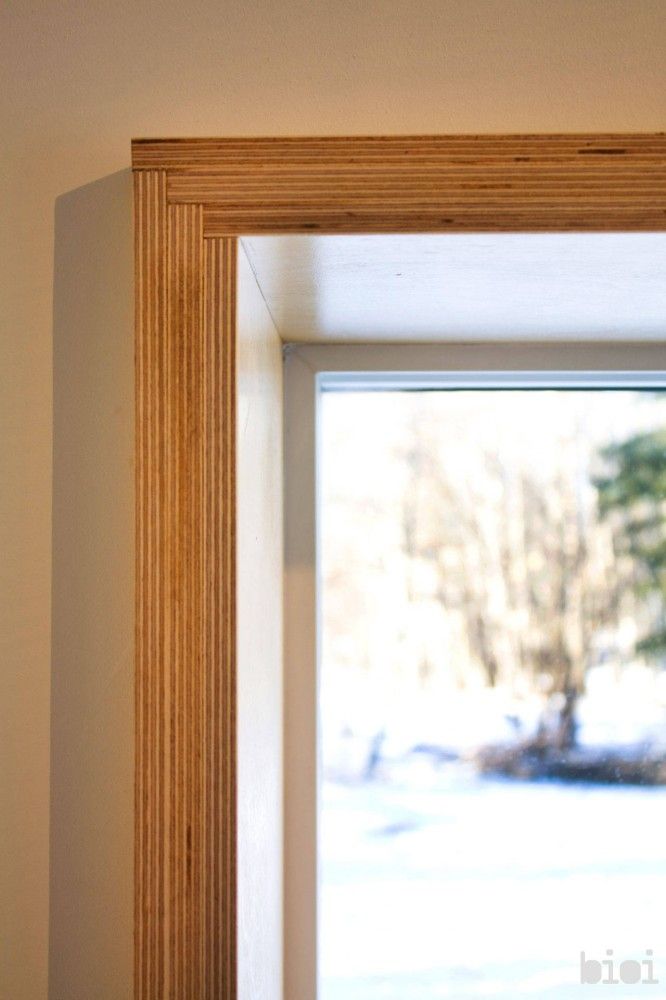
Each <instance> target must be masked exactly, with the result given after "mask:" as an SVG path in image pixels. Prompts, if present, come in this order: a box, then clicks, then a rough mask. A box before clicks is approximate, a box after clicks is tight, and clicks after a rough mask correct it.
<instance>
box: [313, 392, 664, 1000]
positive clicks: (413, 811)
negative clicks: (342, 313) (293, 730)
mask: <svg viewBox="0 0 666 1000" xmlns="http://www.w3.org/2000/svg"><path fill="white" fill-rule="evenodd" d="M321 441H322V451H321V481H320V497H321V524H322V532H321V545H322V582H323V586H322V622H323V628H322V664H321V688H320V690H321V714H320V720H321V729H320V739H321V751H322V764H323V767H322V787H321V795H320V798H321V810H322V813H321V834H320V861H321V866H320V871H321V897H320V915H321V916H320V931H319V936H320V981H321V997H322V1000H435V998H449V997H450V998H453V1000H464V998H467V997H492V998H495V1000H500V998H501V1000H517V998H519V997H534V998H540V1000H541V998H551V997H552V998H557V1000H570V998H574V997H575V998H577V997H579V996H581V989H582V986H583V985H584V984H588V983H589V984H591V983H592V982H595V985H596V986H597V990H596V992H595V993H594V995H595V996H604V995H608V996H614V997H620V996H623V997H630V996H631V997H634V996H639V997H640V996H643V995H645V996H647V995H653V993H654V990H653V992H652V993H650V990H649V988H648V985H646V984H648V983H650V980H651V979H652V980H653V979H657V978H661V979H662V980H663V981H664V982H666V971H664V970H662V969H661V960H662V958H663V957H664V956H663V949H662V952H660V947H661V943H662V936H663V899H664V889H665V887H666V886H665V879H664V876H665V875H666V837H665V836H664V834H665V828H664V804H665V802H666V796H665V789H666V671H664V670H663V668H664V666H666V616H665V603H666V602H665V598H666V528H665V524H666V521H665V513H666V396H665V395H664V394H663V393H659V392H654V391H640V392H638V391H576V390H548V391H545V390H538V391H537V390H530V391H527V390H511V391H509V390H497V391H490V390H483V391H481V390H479V391H477V390H474V391H472V390H460V391H451V390H447V391H433V392H374V393H363V392H350V393H343V392H327V393H325V394H324V395H323V398H322V438H321ZM609 952H610V954H609ZM652 952H653V954H652ZM623 963H624V964H623ZM597 973H598V980H597V978H596V977H597ZM657 992H658V991H657Z"/></svg>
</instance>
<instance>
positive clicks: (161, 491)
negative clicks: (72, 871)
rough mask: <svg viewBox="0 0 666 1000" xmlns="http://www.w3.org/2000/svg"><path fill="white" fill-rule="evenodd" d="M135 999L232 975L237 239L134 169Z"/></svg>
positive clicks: (207, 999) (208, 987)
mask: <svg viewBox="0 0 666 1000" xmlns="http://www.w3.org/2000/svg"><path fill="white" fill-rule="evenodd" d="M135 221H136V225H135V232H136V428H137V438H136V532H137V561H136V640H135V644H136V654H135V655H136V681H135V684H136V686H135V690H136V736H135V742H136V774H135V1000H162V998H164V997H172V998H174V1000H184V998H186V997H197V998H198V1000H218V998H224V1000H233V998H234V996H235V992H236V990H235V982H236V961H235V947H236V917H235V907H236V890H235V886H236V857H235V849H236V848H235V837H236V821H235V813H236V784H235V782H236V772H235V768H236V750H235V660H236V625H235V607H236V554H235V441H236V419H235V398H236V394H235V307H236V287H235V281H236V241H235V240H234V239H225V240H220V241H216V240H210V241H209V240H207V241H204V238H203V211H202V207H201V206H200V205H168V204H167V199H166V175H165V173H164V171H148V172H139V173H138V174H137V175H136V177H135Z"/></svg>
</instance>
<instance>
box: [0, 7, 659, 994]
mask: <svg viewBox="0 0 666 1000" xmlns="http://www.w3.org/2000/svg"><path fill="white" fill-rule="evenodd" d="M0 39H1V40H2V41H1V43H0V44H1V45H2V55H3V58H2V78H1V79H0V101H1V105H2V118H1V120H2V126H3V131H2V139H3V141H2V168H1V171H0V177H1V179H0V185H1V191H2V202H3V216H2V225H1V226H0V310H1V311H2V327H1V329H2V333H1V335H0V378H2V386H1V387H0V407H1V410H0V429H1V433H0V447H1V448H2V454H1V456H0V468H1V469H2V474H1V477H0V493H1V504H2V506H1V509H0V532H1V537H0V553H1V558H0V579H1V581H2V584H1V587H2V589H1V593H0V681H1V690H0V713H1V716H0V733H1V734H2V736H1V739H2V748H1V749H2V755H1V758H0V759H1V765H0V778H1V781H2V785H1V791H0V824H1V830H0V835H1V841H0V864H1V865H2V875H1V881H0V911H1V913H0V948H2V953H1V954H0V997H2V998H3V1000H4V998H5V997H7V998H11V1000H44V998H45V997H46V995H47V968H48V959H47V944H48V913H49V902H48V896H49V781H50V777H49V771H50V766H51V764H50V761H51V750H50V746H51V732H50V723H51V607H52V604H51V549H52V513H51V512H52V500H51V496H52V493H51V491H52V468H53V464H55V469H56V496H55V504H54V507H53V516H54V518H55V521H54V524H53V537H54V540H55V552H56V559H55V562H54V580H53V586H54V589H55V591H56V592H58V597H57V600H56V601H55V602H54V604H53V608H54V611H55V614H56V616H57V620H56V621H55V623H54V653H55V659H54V663H53V671H54V679H55V682H54V702H53V708H54V715H53V721H54V732H53V748H54V753H53V768H54V770H53V773H52V778H53V789H54V809H53V822H54V835H55V836H56V839H57V841H58V844H57V846H56V847H54V853H53V856H52V861H53V866H54V868H55V870H54V871H53V872H52V873H51V885H52V886H53V887H54V892H56V893H57V894H58V893H59V892H61V891H64V890H66V889H67V886H68V884H69V883H70V882H71V881H72V879H74V878H76V879H81V878H83V869H82V866H79V868H78V869H77V870H76V871H75V872H72V870H71V869H68V868H67V860H66V858H65V856H64V855H63V853H62V851H63V842H62V841H61V840H60V839H59V838H61V837H62V836H63V831H64V830H65V828H66V825H67V815H68V810H69V806H67V809H66V803H71V808H72V810H74V808H76V809H77V810H78V811H77V812H76V814H75V815H74V814H73V815H72V817H71V822H72V824H73V825H74V827H75V829H73V830H72V846H74V845H75V844H76V843H77V842H79V843H80V842H81V840H80V839H79V840H78V841H77V838H84V840H85V838H87V837H88V836H90V835H91V833H92V831H93V830H94V829H95V823H98V824H100V825H99V827H98V828H99V829H104V831H105V834H104V838H103V840H102V841H101V842H100V847H99V851H98V854H99V855H102V854H103V852H104V851H106V852H107V855H108V856H107V862H108V863H107V867H106V869H105V870H106V871H107V881H111V880H113V879H115V880H117V881H119V882H120V883H121V884H120V888H119V889H118V892H117V894H116V895H114V894H113V892H112V891H111V889H109V887H108V886H107V887H106V889H104V887H103V886H102V885H100V887H99V888H100V891H102V890H103V891H104V892H105V893H106V895H105V899H114V900H115V904H114V905H117V906H118V911H117V913H118V919H120V916H121V915H123V914H124V915H125V916H126V917H127V919H129V911H128V906H129V902H128V900H129V898H130V896H129V892H128V886H129V878H130V875H131V859H128V858H127V857H126V856H125V853H124V852H122V851H120V852H118V851H117V850H116V849H114V848H113V844H114V843H116V842H117V843H120V844H124V843H126V842H128V841H127V837H128V835H129V834H128V824H129V822H130V819H129V817H130V815H131V782H129V781H128V780H127V776H128V773H129V770H128V768H129V767H130V763H131V761H130V757H129V756H128V751H127V748H126V743H127V738H128V737H127V734H128V732H129V731H130V728H131V670H130V669H129V666H128V665H129V664H130V659H129V652H128V651H129V649H130V648H131V628H132V624H131V620H130V619H131V615H130V613H129V610H128V609H129V607H130V604H129V597H128V595H131V587H132V581H131V575H130V572H129V567H130V566H131V551H132V537H131V533H130V532H129V523H128V519H127V511H128V510H129V509H130V508H129V507H128V504H130V503H131V487H132V475H131V470H130V468H129V465H128V462H127V454H128V452H127V449H128V447H129V445H128V442H129V440H130V438H129V436H128V435H129V425H128V423H127V421H128V420H129V419H131V414H130V413H129V411H126V410H123V412H122V413H114V411H113V404H112V402H111V401H112V398H113V397H114V392H115V388H114V387H117V392H118V402H117V405H118V406H120V407H121V408H124V407H125V405H126V403H127V399H128V396H127V394H128V393H129V392H130V391H131V387H130V383H129V373H128V367H127V363H128V357H129V353H128V352H130V350H131V347H130V345H131V321H130V313H129V309H125V308H124V307H121V306H120V305H119V301H122V302H127V301H129V300H128V298H127V295H128V292H129V289H128V287H127V283H128V281H129V274H130V271H129V260H130V254H131V246H130V240H129V233H128V232H127V231H126V232H125V235H124V236H123V235H122V234H121V233H118V232H115V233H114V234H112V235H111V237H110V240H111V242H113V241H117V242H116V243H114V247H113V248H110V250H112V253H111V256H114V255H115V259H116V260H117V277H118V278H119V279H120V276H122V282H121V283H122V284H123V287H122V288H119V289H117V295H118V296H119V297H120V298H119V300H118V301H116V299H115V298H114V296H111V295H109V294H108V293H107V291H106V290H105V288H104V286H103V285H101V286H100V285H99V283H98V284H97V285H96V292H95V295H94V296H93V297H92V298H91V294H90V288H89V281H90V280H93V279H94V280H95V281H97V282H98V281H99V273H100V271H99V268H101V267H102V263H103V261H104V249H103V247H102V246H100V245H98V246H97V247H96V249H95V251H94V255H93V256H94V259H92V260H91V259H90V252H91V251H90V246H91V244H90V230H89V222H90V219H91V218H94V217H95V214H96V217H97V218H98V219H99V220H100V223H102V224H105V223H104V220H105V219H106V220H108V224H109V226H111V227H113V222H112V215H113V212H114V211H116V210H120V209H121V207H122V208H123V210H126V212H127V213H129V211H130V202H129V199H128V198H127V192H126V189H125V193H121V192H120V191H118V190H109V189H108V188H105V186H104V184H102V185H101V186H100V187H99V188H97V189H96V190H95V191H93V192H90V191H89V192H88V194H89V195H91V197H92V202H91V204H90V206H89V209H86V210H82V211H81V213H80V214H79V215H78V216H77V212H78V206H79V203H78V197H79V196H80V197H81V198H82V199H83V200H82V201H81V202H80V204H81V205H85V204H86V198H87V196H88V195H86V193H85V192H83V193H82V192H81V191H80V189H81V188H82V187H84V186H85V185H88V184H91V183H92V182H98V181H100V180H102V179H104V178H107V177H109V175H112V174H115V173H116V172H117V171H120V170H123V169H124V168H126V167H127V166H128V163H129V140H130V138H131V137H132V136H138V135H205V134H208V135H210V134H220V135H224V134H247V135H252V134H277V133H280V134H289V133H313V134H314V133H358V132H365V133H380V132H393V133H400V132H450V131H453V132H455V131H465V132H476V131H479V132H487V131H498V132H506V131H521V130H522V131H581V130H590V131H599V130H620V131H622V130H634V131H640V130H664V129H666V4H665V3H664V2H663V0H551V2H546V0H365V2H363V3H358V0H315V2H313V0H226V2H220V0H193V2H191V3H188V4H183V3H181V2H178V3H176V2H174V0H162V2H160V3H157V2H143V3H136V2H132V3H130V2H129V0H118V2H117V3H114V4H108V3H101V2H100V0H86V2H84V0H58V2H56V0H43V2H40V3H35V2H33V3H29V2H27V0H15V2H12V3H8V4H5V5H4V7H3V13H2V22H1V23H0ZM110 183H111V186H112V187H113V184H112V182H110ZM119 183H120V182H119ZM77 191H78V192H79V195H78V196H77V194H76V192H77ZM63 196H65V201H61V202H57V199H60V198H63ZM67 199H70V200H69V201H67ZM56 203H57V204H58V205H59V206H60V209H56ZM114 205H115V208H114V207H113V206H114ZM70 209H71V211H69V210H70ZM63 211H64V212H65V216H64V217H63V216H62V214H60V219H61V222H62V224H63V225H64V227H65V230H63V231H66V240H65V243H64V244H63V243H62V242H61V241H60V240H58V238H57V226H58V218H59V213H61V212H63ZM109 213H111V214H110V215H109ZM77 219H78V221H77ZM77 226H79V227H80V230H81V238H80V240H79V239H78V237H77ZM77 245H78V247H79V251H80V256H79V262H78V263H77V260H76V254H75V250H76V247H77ZM54 251H55V254H56V258H57V257H58V255H59V254H63V253H64V254H65V258H66V259H65V261H64V263H63V267H64V271H65V273H64V275H63V274H62V273H61V278H62V277H64V279H65V280H66V295H67V296H68V298H67V299H66V302H65V304H63V303H62V300H61V306H60V308H61V312H60V314H58V311H57V309H58V307H57V309H56V317H55V319H56V334H57V336H56V338H55V340H54V314H53V296H54ZM86 257H87V258H88V260H87V263H86ZM59 266H60V263H59V261H58V259H56V277H57V275H58V268H59ZM95 268H97V269H98V271H97V274H96V276H95ZM77 272H78V275H79V277H78V280H77ZM114 280H115V278H114ZM56 293H57V289H56ZM63 294H65V292H63ZM78 296H80V297H81V298H80V303H83V302H85V301H87V303H88V306H87V308H83V306H82V305H81V306H80V308H79V309H78V310H77V307H76V301H79V300H78ZM59 323H60V324H64V326H62V325H61V326H60V327H58V324H59ZM58 329H60V333H58ZM91 337H93V338H95V341H94V344H93V343H91V341H90V338H91ZM77 340H79V341H80V343H81V351H82V354H81V358H80V359H79V366H78V368H77V367H76V365H77V362H76V361H75V358H74V355H75V354H76V349H75V348H76V342H77ZM54 352H55V356H54ZM72 352H74V355H73V353H72ZM54 367H55V372H56V379H57V381H56V396H55V407H56V413H55V423H56V430H57V429H58V427H60V429H61V433H60V434H59V435H57V436H56V440H55V452H54V455H53V464H52V442H53V412H52V407H53V404H54V398H53V394H52V383H53V374H54ZM100 394H101V395H100ZM128 414H129V416H128ZM72 420H75V421H78V422H79V423H78V425H77V426H76V432H75V433H74V434H73V438H72V449H73V450H72V452H71V454H70V455H69V458H68V456H67V448H68V444H67V433H66V429H67V426H68V421H72ZM114 421H115V423H114ZM100 422H102V424H104V426H103V427H102V426H101V424H100ZM114 427H117V429H118V434H117V435H114V434H113V433H112V429H113V428H114ZM63 429H64V431H65V433H64V438H63ZM68 461H70V465H69V466H68V465H67V462H68ZM63 463H64V464H63ZM80 463H83V465H81V464H80ZM96 463H98V464H97V466H96ZM59 468H60V470H61V475H60V476H59V475H58V469H59ZM96 468H97V475H96V473H95V469H96ZM67 469H69V472H70V473H71V476H72V477H73V478H72V481H71V483H70V484H69V486H68V485H67V483H66V481H65V479H64V478H63V477H64V475H65V470H67ZM77 477H78V478H77ZM96 481H97V482H98V487H95V482H96ZM103 482H106V483H113V486H112V489H111V490H110V492H109V494H108V497H107V498H106V502H105V497H104V492H103V491H102V490H101V488H100V486H99V484H101V483H103ZM79 487H80V489H79ZM96 489H97V492H96ZM119 510H120V511H121V512H120V513H119V512H118V511H119ZM107 515H108V519H109V521H108V523H109V524H114V525H122V526H125V528H126V529H127V535H126V537H125V538H124V542H123V541H122V540H121V541H119V542H118V543H117V544H118V546H120V547H121V549H122V551H118V552H117V553H115V554H114V556H113V558H110V559H108V560H106V557H105V553H106V552H107V548H106V547H107V546H108V539H107V538H105V537H104V528H103V524H102V523H101V522H104V521H105V519H106V517H107ZM97 534H99V538H98V539H96V535H97ZM68 553H69V555H70V556H71V559H69V558H68ZM74 557H75V558H74ZM72 559H74V562H72V561H71V560H72ZM77 567H80V568H81V573H80V574H79V573H78V570H77ZM104 573H106V574H107V582H106V583H105V584H104V585H103V584H102V582H101V580H100V579H99V575H100V574H104ZM86 579H88V580H89V581H91V583H94V588H97V589H94V588H93V591H94V592H93V593H90V592H88V591H87V590H86V587H85V580H86ZM73 581H74V583H75V585H76V587H78V588H79V590H78V591H76V592H70V593H69V595H67V594H66V593H64V591H63V590H62V588H68V587H70V586H73V585H74V584H73ZM102 615H105V616H106V618H105V622H106V627H108V628H109V629H110V630H111V631H114V640H113V642H111V643H105V642H104V641H103V639H104V636H103V630H102V625H101V618H100V616H102ZM94 621H96V622H97V624H96V625H94ZM119 651H121V652H119ZM119 656H120V660H119V659H118V657H119ZM93 678H96V680H95V681H94V684H93ZM66 680H67V681H68V683H65V681H66ZM70 681H71V685H70V684H69V682H70ZM90 685H93V686H90ZM94 685H97V687H95V686H94ZM105 685H106V686H105ZM70 689H71V692H72V693H71V701H70V700H68V690H70ZM104 692H109V694H110V697H109V698H108V714H106V715H104V717H102V716H100V715H99V713H100V712H102V711H103V710H104V705H106V704H107V702H106V701H105V700H104ZM100 699H101V700H100ZM114 712H115V713H116V714H115V716H114V715H113V713H114ZM86 727H88V728H90V727H93V728H95V727H97V728H99V729H100V732H98V733H97V734H96V735H95V737H94V739H93V750H94V752H91V755H90V757H89V758H87V764H86V766H84V765H83V763H82V761H81V755H82V754H83V753H84V745H85V743H84V742H82V738H83V735H84V734H85V732H86ZM114 730H115V735H114ZM114 744H115V745H116V746H117V747H118V754H117V756H113V755H111V756H109V753H108V751H109V750H110V749H111V748H112V747H113V746H114ZM123 744H125V748H124V749H123ZM114 761H115V762H116V764H117V769H114ZM100 796H101V797H106V802H105V804H101V803H100ZM75 803H76V806H75V805H74V804H75ZM86 824H88V825H87V826H86ZM105 824H106V825H105ZM109 824H111V825H109ZM113 824H116V833H117V839H116V838H115V837H113V836H111V833H112V832H113V829H114V828H113ZM84 834H85V836H84ZM61 866H63V867H61ZM123 880H124V881H123ZM77 884H78V883H77V882H73V883H72V885H71V888H72V892H74V891H75V889H76V885H77ZM58 887H59V888H58ZM65 898H66V897H64V896H60V895H58V899H59V900H64V899H65ZM71 899H72V900H73V899H74V896H72V897H71ZM54 907H55V908H54V910H53V915H54V918H55V916H56V915H57V917H58V920H59V921H61V922H63V921H64V923H61V926H60V930H59V932H58V934H59V935H60V940H61V941H62V940H63V936H64V935H65V933H66V929H67V921H68V920H70V919H71V920H72V921H73V926H74V927H75V928H79V930H80V928H81V915H80V914H78V916H77V914H76V912H74V911H75V910H76V906H75V905H74V904H73V903H72V905H71V906H70V908H69V909H68V907H67V905H65V903H62V902H58V901H56V903H55V904H54ZM98 918H99V914H98V915H97V917H96V918H95V919H98ZM96 926H99V925H96ZM58 934H56V932H55V931H54V938H53V942H54V946H55V945H56V943H57V941H58ZM109 934H110V935H111V934H113V928H110V930H109ZM78 940H79V941H80V949H79V952H78V954H77V953H76V949H74V948H72V949H71V950H70V952H69V953H68V955H66V956H63V955H62V953H58V954H54V955H53V956H52V967H53V968H56V967H57V966H58V963H59V962H60V963H61V964H60V970H61V971H60V973H59V974H62V975H65V974H66V973H65V972H63V971H62V962H61V959H62V961H64V962H65V963H67V962H73V961H75V960H76V961H78V962H79V963H80V965H81V968H80V971H79V975H80V976H81V977H83V976H85V974H86V972H85V970H93V971H89V972H88V973H87V974H88V975H89V976H90V975H93V974H94V969H95V967H96V965H95V963H96V962H97V961H98V960H100V958H101V959H102V960H103V959H104V954H103V952H104V948H103V944H102V943H101V942H97V944H96V945H95V948H92V945H91V943H90V942H89V941H87V942H83V941H82V939H80V938H79V939H78ZM109 947H110V948H111V950H110V951H109V953H108V956H109V957H110V956H111V955H113V957H114V961H115V962H116V969H117V982H116V984H115V986H114V985H112V984H109V985H107V986H105V987H104V992H103V993H102V992H98V991H95V996H99V997H102V996H104V997H109V998H110V997H112V996H113V998H114V1000H121V998H122V997H124V996H126V995H127V989H126V983H127V973H128V969H129V964H130V961H131V955H130V951H129V938H128V937H127V936H124V937H122V935H121V940H120V942H119V943H118V944H117V945H113V946H111V944H110V946H109ZM91 949H92V952H94V954H92V952H91ZM96 949H100V950H99V951H97V950H96ZM109 957H107V963H108V961H109ZM93 985H94V984H92V983H90V988H91V989H92V988H93ZM114 990H115V992H113V991H114ZM74 995H75V994H74V993H72V994H71V996H74ZM76 995H78V994H76ZM91 995H92V994H91ZM52 1000H70V997H68V996H62V995H56V994H55V993H53V992H52Z"/></svg>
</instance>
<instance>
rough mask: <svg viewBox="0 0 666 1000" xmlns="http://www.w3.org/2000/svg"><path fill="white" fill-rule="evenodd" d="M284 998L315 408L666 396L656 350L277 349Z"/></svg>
mask: <svg viewBox="0 0 666 1000" xmlns="http://www.w3.org/2000/svg"><path fill="white" fill-rule="evenodd" d="M284 365H285V378H284V402H285V407H284V463H285V477H284V484H285V485H284V524H285V594H284V608H285V613H284V641H285V654H284V732H285V740H284V784H285V816H284V838H285V881H284V894H285V985H286V994H285V995H286V996H287V997H295V996H305V995H307V996H312V997H313V998H316V997H317V996H319V995H320V990H319V985H320V983H319V973H318V959H317V956H318V950H319V941H318V937H319V920H318V900H319V890H320V877H319V836H318V818H319V812H320V803H319V789H320V784H321V759H320V740H319V735H318V734H319V730H320V724H319V718H320V701H319V671H320V647H321V642H320V640H321V621H320V603H321V602H320V598H321V593H322V582H321V574H320V548H321V545H320V524H319V515H318V506H319V488H318V468H319V448H320V433H319V405H320V399H321V395H322V393H324V392H327V391H342V392H345V391H347V392H354V391H357V392H358V391H370V392H372V391H385V390H407V391H410V390H411V391H414V390H418V389H428V390H432V389H442V390H446V389H526V390H529V389H556V388H559V389H649V388H660V389H663V388H666V345H663V344H659V343H627V342H624V343H622V342H616V343H613V344H605V343H597V342H595V343H547V342H542V343H492V342H487V343H479V344H473V345H470V344H455V343H447V344H434V345H431V344H428V345H425V344H417V345H411V344H391V345H388V344H331V345H328V344H321V343H317V344H288V345H286V346H285V350H284Z"/></svg>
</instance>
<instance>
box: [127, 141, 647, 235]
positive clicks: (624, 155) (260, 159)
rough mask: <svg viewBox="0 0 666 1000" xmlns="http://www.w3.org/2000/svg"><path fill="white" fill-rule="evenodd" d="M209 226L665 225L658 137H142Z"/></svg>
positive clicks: (242, 229) (235, 229)
mask: <svg viewBox="0 0 666 1000" xmlns="http://www.w3.org/2000/svg"><path fill="white" fill-rule="evenodd" d="M133 157H134V165H135V168H136V169H146V168H147V167H151V168H155V167H159V168H163V169H164V168H166V169H168V172H169V177H168V185H167V197H168V200H169V202H173V203H177V204H180V203H185V204H186V203H191V204H202V205H204V206H205V214H204V231H205V234H206V236H226V235H241V234H252V233H311V232H320V233H364V232H374V233H382V232H396V233H397V232H429V233H432V232H475V231H476V232H497V231H504V232H571V231H581V232H594V231H609V230H612V231H625V232H631V231H636V232H638V231H660V230H663V229H665V228H666V135H664V134H653V135H614V134H609V135H532V136H530V135H514V136H492V135H487V136H483V135H478V136H421V137H418V136H417V137H411V138H409V137H407V138H405V137H394V136H387V137H375V138H367V137H350V138H310V139H307V138H303V139H298V138H297V139H199V140H196V139H190V140H180V141H179V140H146V141H137V142H135V144H134V146H133Z"/></svg>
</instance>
